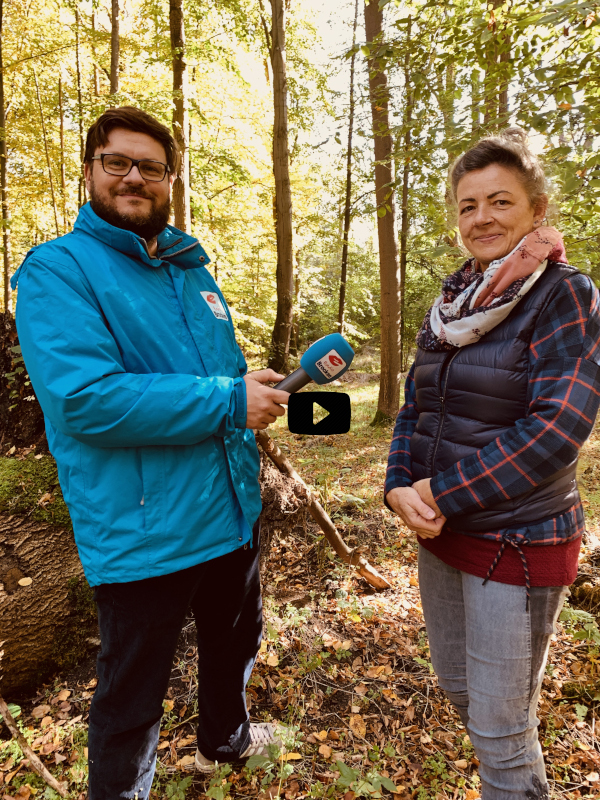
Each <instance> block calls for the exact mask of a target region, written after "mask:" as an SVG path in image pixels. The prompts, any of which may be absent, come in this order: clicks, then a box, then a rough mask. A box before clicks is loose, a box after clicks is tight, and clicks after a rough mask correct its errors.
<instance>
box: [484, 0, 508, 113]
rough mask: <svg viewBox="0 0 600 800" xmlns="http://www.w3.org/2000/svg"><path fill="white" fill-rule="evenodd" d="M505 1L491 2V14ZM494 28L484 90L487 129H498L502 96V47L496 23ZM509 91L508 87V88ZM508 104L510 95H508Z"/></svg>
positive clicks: (488, 53) (489, 47)
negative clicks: (500, 70)
mask: <svg viewBox="0 0 600 800" xmlns="http://www.w3.org/2000/svg"><path fill="white" fill-rule="evenodd" d="M503 2H504V0H491V2H490V5H491V6H492V8H491V9H490V12H491V13H492V14H494V12H495V11H496V9H497V8H499V7H500V6H501V5H502V3H503ZM490 24H491V25H492V27H493V33H494V36H493V37H492V38H491V39H490V40H489V41H488V44H487V69H486V71H485V79H484V80H485V88H484V113H483V124H484V125H485V126H486V127H490V126H493V127H498V109H499V105H500V104H501V102H500V101H499V94H500V91H501V89H500V85H499V83H500V80H499V77H500V76H499V69H498V56H499V55H500V47H499V44H498V38H497V35H496V32H497V23H496V21H495V18H494V21H493V22H491V23H490ZM507 91H508V87H507ZM507 104H508V94H507Z"/></svg>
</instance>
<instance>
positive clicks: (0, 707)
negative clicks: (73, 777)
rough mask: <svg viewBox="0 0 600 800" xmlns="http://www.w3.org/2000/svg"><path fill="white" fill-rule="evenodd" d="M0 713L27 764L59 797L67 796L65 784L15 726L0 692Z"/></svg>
mask: <svg viewBox="0 0 600 800" xmlns="http://www.w3.org/2000/svg"><path fill="white" fill-rule="evenodd" d="M0 714H2V717H3V719H4V722H6V726H7V728H8V730H9V731H10V732H11V733H12V735H13V736H14V738H15V739H16V740H17V743H18V745H19V747H20V748H21V750H22V751H23V755H25V756H26V757H27V759H28V761H29V765H30V767H31V768H32V769H33V771H34V772H36V773H37V774H38V775H39V776H40V778H43V779H44V780H45V781H46V783H47V784H48V786H50V787H51V788H52V789H54V791H55V792H58V794H59V795H60V796H61V797H68V795H69V792H68V791H67V784H66V783H59V782H58V781H57V780H56V778H55V777H54V776H53V775H51V774H50V773H49V772H48V770H47V769H46V767H45V766H44V765H43V764H42V762H41V761H40V759H39V758H38V757H37V756H36V754H35V753H34V752H33V750H32V749H31V747H30V746H29V745H28V744H27V741H26V739H25V737H24V736H23V734H22V733H21V731H20V730H19V729H18V728H17V723H16V722H15V719H14V717H13V715H12V714H11V713H10V711H9V710H8V706H7V705H6V702H5V701H4V698H3V697H2V695H1V694H0Z"/></svg>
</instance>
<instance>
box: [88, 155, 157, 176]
mask: <svg viewBox="0 0 600 800" xmlns="http://www.w3.org/2000/svg"><path fill="white" fill-rule="evenodd" d="M92 161H101V162H102V169H103V170H104V172H107V173H108V174H109V175H119V176H120V177H121V178H124V177H125V175H129V173H130V172H131V170H132V169H133V167H137V168H138V170H139V172H140V175H141V176H142V178H143V179H144V180H145V181H156V182H157V183H159V182H160V181H162V180H164V177H165V175H166V174H167V172H170V171H171V170H170V169H169V167H168V166H167V164H163V163H162V161H150V160H149V159H147V158H141V159H138V158H129V156H120V155H119V154H118V153H100V155H98V156H92Z"/></svg>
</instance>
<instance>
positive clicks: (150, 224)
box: [13, 107, 289, 800]
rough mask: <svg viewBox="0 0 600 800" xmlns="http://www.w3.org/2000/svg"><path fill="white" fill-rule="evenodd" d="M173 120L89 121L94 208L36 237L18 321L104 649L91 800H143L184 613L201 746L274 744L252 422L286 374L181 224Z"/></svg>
mask: <svg viewBox="0 0 600 800" xmlns="http://www.w3.org/2000/svg"><path fill="white" fill-rule="evenodd" d="M177 160H178V153H177V146H176V144H175V141H174V139H173V137H172V136H171V134H170V132H169V130H168V129H167V128H166V127H165V126H163V125H161V124H160V123H159V122H158V121H157V120H155V119H154V118H153V117H151V116H150V115H148V114H146V113H145V112H143V111H140V110H138V109H136V108H132V107H123V108H117V109H111V110H109V111H106V112H105V113H104V114H103V115H102V116H101V117H100V118H99V119H98V120H97V121H96V122H95V123H94V124H93V125H92V126H91V128H90V130H89V132H88V135H87V145H86V152H85V178H86V185H87V189H88V192H89V195H90V198H91V199H90V202H89V203H88V204H87V205H85V206H83V208H82V209H81V210H80V212H79V216H78V218H77V221H76V223H75V226H74V229H73V232H72V233H70V234H68V235H66V236H63V237H61V238H59V239H56V240H54V241H52V242H49V243H46V244H43V245H41V246H40V247H36V248H34V249H33V250H31V251H30V252H29V253H28V255H27V257H26V259H25V261H24V262H23V264H22V265H21V267H20V269H19V270H18V272H17V274H16V275H15V276H14V278H13V288H14V287H15V286H16V284H17V281H18V286H19V298H18V306H17V328H18V332H19V339H20V344H21V347H22V350H23V355H24V358H25V363H26V366H27V370H28V372H29V375H30V377H31V382H32V384H33V387H34V389H35V392H36V395H37V397H38V399H39V401H40V403H41V406H42V409H43V411H44V414H45V417H46V431H47V436H48V444H49V446H50V450H51V452H52V454H53V455H54V457H55V459H56V462H57V465H58V471H59V477H60V483H61V487H62V490H63V494H64V497H65V500H66V502H67V504H68V506H69V510H70V513H71V518H72V521H73V529H74V532H75V539H76V542H77V546H78V548H79V553H80V556H81V560H82V563H83V567H84V570H85V574H86V577H87V579H88V581H89V583H90V584H91V585H92V586H94V587H95V591H94V596H95V599H96V602H97V605H98V619H99V625H100V636H101V641H102V648H101V652H100V655H99V657H98V686H97V689H96V693H95V695H94V700H93V702H92V707H91V710H90V725H89V763H90V785H89V786H90V793H89V797H90V800H115V798H117V797H120V798H134V797H137V798H138V799H139V800H142V799H143V798H147V797H148V794H149V791H150V787H151V784H152V778H153V775H154V769H155V763H156V745H157V741H158V734H159V728H160V718H161V714H162V701H163V698H164V695H165V691H166V689H167V685H168V679H169V674H170V670H171V665H172V661H173V656H174V654H175V649H176V645H177V640H178V637H179V633H180V631H181V627H182V624H183V621H184V619H185V615H186V612H187V610H188V607H190V606H191V608H192V609H193V612H194V616H195V619H196V627H197V632H198V687H199V689H198V731H197V733H198V750H197V753H196V766H197V768H198V769H200V770H201V771H204V772H210V771H211V770H213V769H214V765H215V761H219V762H222V761H228V760H232V759H236V758H244V757H247V756H249V755H254V754H257V753H263V752H265V750H266V748H267V746H268V745H269V744H279V742H278V735H277V730H276V728H275V726H273V725H269V724H262V725H255V724H250V723H249V721H248V713H247V710H246V700H245V686H246V682H247V680H248V678H249V676H250V672H251V670H252V666H253V664H254V660H255V657H256V654H257V652H258V647H259V644H260V638H261V626H262V606H261V598H260V585H259V574H258V555H259V547H258V527H257V520H258V515H259V513H260V509H261V501H260V490H259V484H258V473H259V457H258V452H257V449H256V444H255V441H254V435H253V432H252V429H253V428H259V429H264V428H266V427H267V425H268V424H269V423H271V422H274V421H275V419H276V418H277V417H278V416H281V415H282V414H284V413H285V411H284V409H283V408H282V406H281V404H282V403H286V402H287V400H288V397H289V395H288V393H287V392H282V391H278V390H277V389H273V388H270V387H268V386H266V385H265V384H267V383H268V382H271V381H279V380H281V379H282V377H283V376H282V375H278V374H277V373H275V372H273V371H272V370H262V371H260V372H255V373H251V374H246V371H247V368H246V363H245V360H244V357H243V355H242V353H241V351H240V349H239V347H238V345H237V343H236V341H235V334H234V329H233V325H232V322H231V317H230V315H229V313H228V311H227V305H226V303H225V300H224V299H223V297H222V295H221V293H220V291H219V289H218V287H217V285H216V283H215V281H214V280H213V278H212V277H211V275H210V274H209V272H208V270H207V269H206V264H207V262H208V258H207V256H206V253H205V252H204V250H203V249H202V247H201V246H200V244H199V243H198V242H197V241H196V239H193V238H192V237H191V236H188V235H187V234H185V233H182V232H181V231H178V230H177V229H175V228H173V227H171V226H170V225H168V224H167V220H168V217H169V208H170V201H171V188H172V184H173V180H174V178H175V174H176V170H177Z"/></svg>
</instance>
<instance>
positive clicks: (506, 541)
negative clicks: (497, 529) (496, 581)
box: [482, 533, 531, 611]
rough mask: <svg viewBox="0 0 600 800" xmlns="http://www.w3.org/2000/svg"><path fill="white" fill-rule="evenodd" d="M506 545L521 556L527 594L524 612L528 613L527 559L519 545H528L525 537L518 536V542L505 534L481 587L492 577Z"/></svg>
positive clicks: (528, 582) (529, 587) (528, 584)
mask: <svg viewBox="0 0 600 800" xmlns="http://www.w3.org/2000/svg"><path fill="white" fill-rule="evenodd" d="M507 544H510V545H511V546H512V547H514V548H515V550H516V551H517V553H518V554H519V555H520V556H521V563H522V564H523V572H524V573H525V590H526V592H527V602H526V604H525V611H529V596H530V589H531V581H530V579H529V568H528V566H527V558H526V557H525V553H524V552H523V550H522V548H521V544H529V540H528V539H527V538H526V537H525V536H522V535H520V536H519V541H517V540H516V539H514V538H512V537H511V536H510V534H508V533H505V534H504V536H503V537H502V544H501V545H500V550H498V553H497V554H496V558H495V559H494V560H493V562H492V565H491V566H490V568H489V569H488V571H487V575H486V576H485V580H484V581H483V584H482V586H485V585H486V583H487V582H488V581H489V579H490V578H491V577H492V573H493V571H494V570H495V569H496V567H497V566H498V562H499V561H500V559H501V558H502V554H503V553H504V548H505V547H506V545H507Z"/></svg>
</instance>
